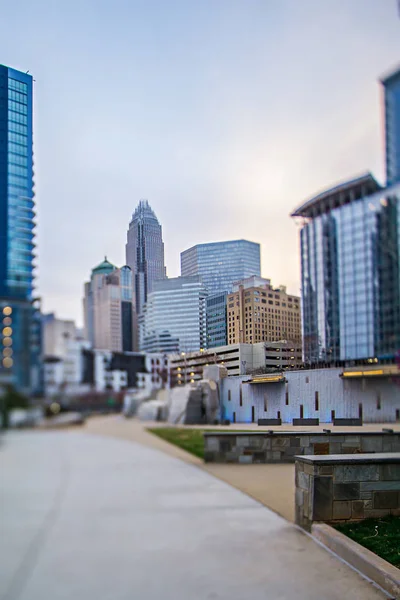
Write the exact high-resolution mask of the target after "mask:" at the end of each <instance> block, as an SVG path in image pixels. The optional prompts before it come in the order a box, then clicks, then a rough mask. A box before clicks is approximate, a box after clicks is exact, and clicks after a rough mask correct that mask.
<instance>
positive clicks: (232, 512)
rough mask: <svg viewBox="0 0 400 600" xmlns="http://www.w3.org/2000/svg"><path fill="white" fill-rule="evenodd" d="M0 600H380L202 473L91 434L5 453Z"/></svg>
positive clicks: (35, 437)
mask: <svg viewBox="0 0 400 600" xmlns="http://www.w3.org/2000/svg"><path fill="white" fill-rule="evenodd" d="M0 473H1V491H0V502H1V512H0V555H1V560H0V599H1V600H43V599H47V598H51V600H67V599H68V600H132V598H135V599H136V598H137V599H138V600H139V599H140V600H161V599H162V600H181V599H182V600H188V599H193V600H200V599H201V600H204V599H206V598H213V599H217V598H218V599H220V600H228V599H229V600H243V599H244V598H249V599H251V600H261V599H262V600H266V599H267V600H269V599H271V600H293V599H294V598H295V599H296V600H322V599H324V600H333V599H337V600H339V599H340V600H342V599H343V598H346V599H347V600H373V599H375V600H376V599H382V598H384V597H385V596H384V595H383V594H382V593H381V592H379V591H378V590H376V589H375V588H373V587H372V585H371V584H370V583H368V582H367V581H365V580H363V579H362V578H361V576H359V575H358V574H357V573H355V572H354V571H352V570H351V569H350V568H349V567H347V566H346V565H345V564H343V563H341V562H340V561H339V560H338V559H336V558H335V557H334V556H332V555H331V554H329V553H328V552H326V551H325V550H323V549H322V548H321V547H319V546H318V545H317V544H316V543H315V542H314V541H313V540H312V539H311V538H310V537H308V536H307V535H306V534H304V533H303V532H302V531H300V530H299V529H297V528H296V527H295V526H293V525H291V524H289V523H288V522H287V521H285V520H284V519H282V518H281V517H279V516H278V515H276V514H275V513H273V512H272V511H270V510H268V509H267V508H265V507H263V506H262V505H260V504H258V503H257V502H256V501H254V500H252V499H251V498H249V497H248V496H246V495H245V494H243V493H241V492H239V491H238V490H236V489H234V488H232V487H230V486H229V485H227V484H225V483H224V482H221V481H219V480H217V479H215V478H214V477H212V476H211V475H209V474H208V473H206V472H205V471H203V470H201V469H199V468H196V466H194V465H191V464H187V463H185V462H182V461H181V460H178V459H176V458H174V457H171V456H168V455H165V454H163V453H161V452H158V451H157V450H153V449H151V448H147V447H145V446H142V445H139V444H136V443H133V442H127V441H124V440H118V439H112V438H109V437H101V436H93V435H88V434H87V433H85V432H84V431H82V432H79V431H76V432H75V431H74V432H71V431H68V432H18V433H10V434H7V435H6V436H5V439H4V442H3V444H2V447H1V450H0Z"/></svg>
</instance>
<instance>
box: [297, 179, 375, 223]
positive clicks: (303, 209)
mask: <svg viewBox="0 0 400 600" xmlns="http://www.w3.org/2000/svg"><path fill="white" fill-rule="evenodd" d="M381 189H382V186H381V185H380V184H379V183H378V182H377V181H376V179H375V178H374V177H373V175H372V174H371V173H370V172H369V171H368V172H366V173H364V174H363V175H360V176H358V177H355V178H354V179H349V180H347V181H343V182H341V183H338V184H337V185H335V186H333V187H331V188H329V189H327V190H324V191H323V192H320V193H319V194H317V195H316V196H313V197H312V198H309V199H308V200H306V202H304V203H303V204H301V205H300V206H299V207H298V208H297V209H296V210H295V211H294V212H293V213H292V214H291V216H292V217H313V216H316V214H323V213H326V212H329V211H330V210H331V209H332V208H337V207H338V206H342V205H343V204H350V202H354V201H356V200H361V199H362V198H365V196H369V195H371V194H374V193H375V192H377V191H379V190H381Z"/></svg>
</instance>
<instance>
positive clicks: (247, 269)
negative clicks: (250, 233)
mask: <svg viewBox="0 0 400 600" xmlns="http://www.w3.org/2000/svg"><path fill="white" fill-rule="evenodd" d="M260 274H261V261H260V244H256V243H254V242H248V241H247V240H232V241H229V242H215V243H211V244H197V246H193V248H189V249H188V250H185V251H184V252H182V253H181V275H182V276H183V277H186V276H189V275H200V277H201V279H202V281H203V283H204V285H205V286H206V288H207V290H208V293H209V294H210V295H211V294H216V293H218V292H230V291H232V285H233V284H234V282H235V281H240V280H241V279H246V277H250V276H251V275H260Z"/></svg>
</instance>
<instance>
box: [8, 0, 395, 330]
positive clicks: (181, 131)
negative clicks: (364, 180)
mask: <svg viewBox="0 0 400 600" xmlns="http://www.w3.org/2000/svg"><path fill="white" fill-rule="evenodd" d="M0 5H1V13H0V14H1V23H0V31H1V35H0V63H3V64H5V65H8V66H11V67H14V68H16V69H19V70H21V71H27V70H29V72H30V73H31V74H32V75H33V76H34V78H35V90H34V93H35V98H34V160H35V192H36V201H37V223H38V227H37V234H38V238H37V243H38V258H37V265H38V269H37V276H38V277H37V288H38V294H39V295H40V296H41V297H42V306H43V310H44V311H45V312H56V314H57V315H58V316H59V317H60V318H65V319H75V320H76V321H77V323H78V324H79V325H81V324H82V320H83V317H82V295H83V284H84V282H85V281H86V280H87V279H88V278H89V276H90V271H91V269H92V268H93V267H94V266H95V265H96V264H98V263H99V262H101V261H102V260H103V258H104V256H105V255H107V257H108V259H109V260H110V261H111V262H113V263H114V264H116V265H117V266H122V265H123V264H124V263H125V242H126V231H127V228H128V225H129V221H130V219H131V216H132V213H133V211H134V209H135V207H136V205H137V203H138V201H139V200H140V199H141V198H146V199H148V200H149V202H150V204H151V206H152V208H153V210H154V211H155V213H156V214H157V216H158V218H159V220H160V222H161V224H162V226H163V237H164V243H165V257H166V265H167V273H168V275H169V276H170V277H174V276H178V275H179V274H180V271H179V269H180V252H182V251H183V250H185V249H187V248H189V247H190V246H192V245H194V244H197V243H205V242H211V241H223V240H228V239H238V238H244V239H249V240H252V241H255V242H259V243H260V244H261V248H262V255H261V260H262V275H263V276H265V277H268V278H270V279H271V280H272V283H273V284H274V285H277V286H278V285H280V284H286V285H287V287H288V290H289V291H290V292H291V293H299V292H300V265H299V225H298V224H296V223H295V222H294V221H293V219H291V218H290V216H289V215H290V213H291V212H292V211H293V209H294V208H295V207H296V206H297V205H299V204H301V203H302V202H303V201H304V200H305V199H307V198H308V197H310V196H313V195H314V194H316V193H317V192H319V191H320V190H322V189H324V188H327V187H329V186H331V185H333V184H335V183H337V182H338V181H341V180H343V179H346V178H348V177H352V176H355V175H358V174H359V173H362V172H364V171H366V170H371V171H372V172H373V173H374V174H375V176H376V177H377V178H378V179H379V180H380V181H381V182H384V145H383V107H382V90H381V86H380V84H379V77H380V76H381V75H382V74H384V73H386V72H387V71H388V70H390V69H391V68H393V67H394V66H396V64H398V63H399V61H400V15H399V9H398V6H397V0H351V1H349V0H323V1H321V0H301V1H300V0H143V1H136V0H113V2H111V1H110V0H68V1H67V2H66V1H61V0H59V1H57V0H52V1H51V0H35V2H32V0H13V2H6V0H0Z"/></svg>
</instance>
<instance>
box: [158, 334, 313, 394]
mask: <svg viewBox="0 0 400 600" xmlns="http://www.w3.org/2000/svg"><path fill="white" fill-rule="evenodd" d="M214 364H216V365H220V366H223V367H225V368H226V370H227V374H228V377H233V376H236V375H246V374H249V375H250V374H252V373H270V372H273V373H275V372H276V371H287V370H293V369H299V368H300V367H301V364H302V354H301V345H300V344H298V345H297V346H294V345H290V344H289V343H288V342H285V341H280V342H270V343H257V344H231V345H227V346H220V347H219V348H208V349H206V350H201V351H198V352H188V353H184V354H175V355H172V356H170V357H169V368H170V378H171V386H172V387H174V386H176V385H180V384H184V383H194V382H195V381H199V380H200V379H202V378H203V369H204V368H205V367H208V366H210V365H214Z"/></svg>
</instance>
